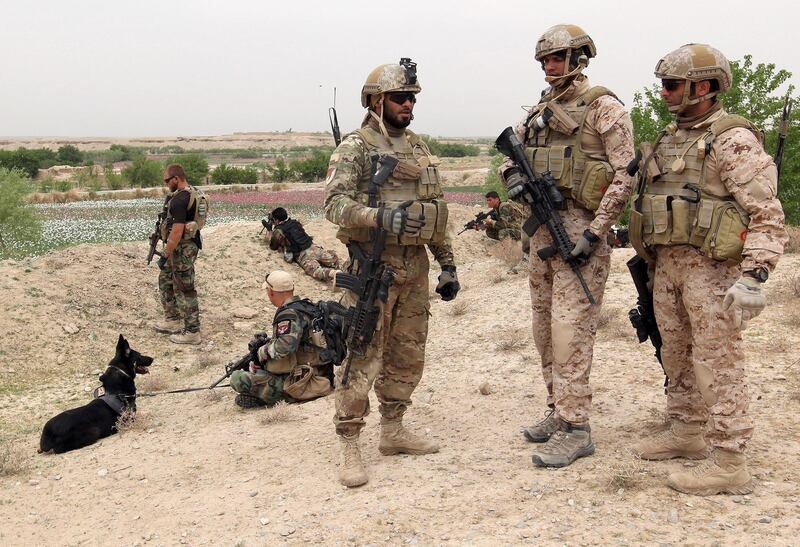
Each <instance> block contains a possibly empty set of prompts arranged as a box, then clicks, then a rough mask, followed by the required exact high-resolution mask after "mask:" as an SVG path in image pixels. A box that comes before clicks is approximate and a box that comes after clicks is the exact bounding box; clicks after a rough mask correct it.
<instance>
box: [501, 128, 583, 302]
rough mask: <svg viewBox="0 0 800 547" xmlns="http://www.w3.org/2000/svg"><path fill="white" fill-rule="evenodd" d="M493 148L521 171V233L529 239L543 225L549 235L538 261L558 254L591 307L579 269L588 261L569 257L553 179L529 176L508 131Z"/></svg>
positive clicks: (545, 175)
mask: <svg viewBox="0 0 800 547" xmlns="http://www.w3.org/2000/svg"><path fill="white" fill-rule="evenodd" d="M494 145H495V147H496V148H497V149H498V150H499V151H500V152H502V153H503V154H504V155H506V156H507V157H509V158H510V159H512V160H513V161H514V163H516V164H517V166H519V167H520V168H522V177H523V183H522V184H523V186H522V191H521V193H520V196H519V197H521V198H522V200H523V201H524V202H525V203H527V204H528V206H529V207H530V208H531V216H530V217H528V220H526V221H525V224H523V225H522V229H523V230H525V233H526V234H528V235H529V236H533V234H535V233H536V230H537V229H538V228H539V226H541V225H542V224H544V225H545V226H547V231H548V232H550V237H551V238H552V240H553V243H552V244H551V245H550V246H549V247H543V248H541V249H539V250H538V251H536V254H537V255H539V258H540V259H542V260H547V259H549V258H551V257H553V256H555V255H556V254H558V255H559V256H560V257H561V260H563V261H564V262H566V263H567V264H569V266H570V268H572V271H573V272H574V273H575V276H576V277H577V278H578V281H579V282H580V284H581V287H583V292H585V293H586V296H587V298H588V299H589V303H591V304H595V303H596V302H595V299H594V297H593V296H592V293H591V292H590V291H589V287H588V286H587V285H586V280H585V279H584V278H583V275H582V274H581V269H580V268H581V266H582V265H583V264H585V263H586V261H587V260H588V257H585V256H582V255H578V256H572V255H571V254H570V253H571V252H572V249H573V248H574V247H575V244H574V243H573V242H572V241H570V239H569V235H568V234H567V230H566V229H565V228H564V222H563V221H562V220H561V215H559V214H558V209H559V208H560V207H561V205H562V204H563V203H564V196H562V195H561V192H559V190H558V188H557V186H556V181H555V179H553V176H552V175H551V174H550V172H549V171H546V172H545V173H542V176H541V177H536V176H535V175H534V174H533V170H532V169H531V165H530V163H528V159H527V158H526V157H525V152H524V150H523V147H522V144H521V143H520V142H519V139H518V138H517V135H516V134H515V133H514V130H513V129H511V128H510V127H507V128H506V129H505V130H504V131H503V132H502V133H500V136H499V137H497V140H496V141H495V143H494Z"/></svg>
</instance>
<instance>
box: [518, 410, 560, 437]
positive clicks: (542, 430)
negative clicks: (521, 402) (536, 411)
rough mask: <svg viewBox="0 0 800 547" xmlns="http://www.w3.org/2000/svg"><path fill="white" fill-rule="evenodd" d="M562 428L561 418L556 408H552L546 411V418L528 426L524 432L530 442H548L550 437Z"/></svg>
mask: <svg viewBox="0 0 800 547" xmlns="http://www.w3.org/2000/svg"><path fill="white" fill-rule="evenodd" d="M560 428H561V420H559V419H558V416H556V409H554V408H551V409H550V410H548V411H547V412H545V413H544V420H542V421H541V422H539V423H538V424H536V425H532V426H530V427H526V428H525V429H523V430H522V434H523V435H525V438H526V439H527V440H528V442H531V443H546V442H547V441H548V440H549V439H550V437H551V436H552V435H553V433H555V432H556V431H558V430H559V429H560Z"/></svg>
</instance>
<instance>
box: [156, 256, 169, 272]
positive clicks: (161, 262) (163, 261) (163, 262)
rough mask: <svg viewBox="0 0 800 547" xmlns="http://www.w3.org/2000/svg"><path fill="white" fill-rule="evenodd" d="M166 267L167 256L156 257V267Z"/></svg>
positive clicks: (161, 268) (160, 268)
mask: <svg viewBox="0 0 800 547" xmlns="http://www.w3.org/2000/svg"><path fill="white" fill-rule="evenodd" d="M166 267H167V257H166V256H162V257H160V258H159V259H158V269H159V270H163V269H164V268H166Z"/></svg>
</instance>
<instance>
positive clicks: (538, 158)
mask: <svg viewBox="0 0 800 547" xmlns="http://www.w3.org/2000/svg"><path fill="white" fill-rule="evenodd" d="M595 54H596V49H595V45H594V42H593V41H592V39H591V38H590V37H589V36H588V35H587V34H586V33H585V32H584V31H583V30H582V29H581V28H580V27H577V26H575V25H556V26H554V27H552V28H550V29H548V30H547V31H545V33H544V34H543V35H542V37H541V38H540V39H539V41H538V42H537V44H536V60H537V61H539V62H540V63H541V66H542V70H544V72H545V80H546V81H547V82H548V83H549V84H550V88H549V89H547V90H546V91H545V92H544V94H543V95H542V98H541V100H540V102H539V104H538V105H536V106H534V107H533V108H532V109H531V111H530V113H529V114H528V116H526V117H525V119H524V120H523V121H522V123H520V124H519V125H518V126H517V128H516V133H517V136H518V138H519V140H520V142H521V143H523V145H524V146H525V147H526V148H525V154H526V156H527V157H528V160H529V162H530V164H531V167H532V169H533V171H534V174H535V175H537V176H538V175H541V174H542V173H544V172H546V171H550V172H551V173H552V175H553V177H554V178H555V180H556V181H557V184H558V188H559V190H560V191H561V193H562V194H563V195H564V197H565V200H564V203H565V205H564V207H563V210H562V211H561V212H560V214H561V218H562V219H563V222H564V226H565V228H566V230H567V233H568V234H569V236H570V239H571V240H572V241H574V242H576V244H575V248H574V250H573V251H572V254H573V255H574V256H578V255H580V254H583V255H586V256H589V259H588V262H587V263H586V264H585V265H584V266H583V267H582V268H581V271H582V273H583V276H584V277H585V279H586V282H587V284H588V286H589V290H590V291H591V293H592V294H593V296H594V298H595V299H596V301H597V305H592V304H591V303H590V302H589V300H588V298H587V297H586V295H585V294H584V291H583V290H582V288H581V286H580V284H579V282H578V280H577V278H576V276H575V274H574V273H573V271H572V270H571V269H570V266H569V264H567V263H566V262H565V261H563V260H561V259H560V258H558V257H555V258H550V259H548V260H539V259H533V260H531V261H530V275H529V280H530V281H529V284H530V293H531V308H532V316H533V338H534V341H535V342H536V348H537V349H538V350H539V355H540V356H541V362H542V372H543V374H544V380H545V384H546V386H547V405H548V406H549V407H550V410H549V411H547V412H546V413H545V416H546V417H545V419H544V420H543V421H542V422H540V423H538V424H537V425H534V426H531V427H528V428H526V429H524V430H523V433H524V435H525V438H526V439H527V440H528V441H530V442H534V443H546V444H543V445H542V446H541V448H539V449H538V450H536V451H535V452H534V454H533V463H534V465H537V466H548V467H563V466H566V465H569V464H571V463H572V462H573V461H575V459H577V458H580V457H583V456H588V455H590V454H593V453H594V443H593V442H592V438H591V428H590V426H589V410H590V407H591V401H592V390H591V387H590V386H589V371H590V369H591V365H592V349H593V346H594V339H595V333H596V331H597V318H598V315H599V313H600V304H601V303H602V300H603V291H604V289H605V284H606V279H607V278H608V272H609V266H610V248H609V246H608V243H607V242H606V233H607V232H608V230H609V228H610V227H611V225H612V224H614V223H615V222H616V221H617V219H618V218H619V216H620V215H621V214H622V211H623V210H624V208H625V205H626V203H627V200H628V196H629V195H630V191H631V185H632V178H631V177H630V176H629V175H628V174H627V173H626V171H625V168H626V167H627V165H628V163H629V162H630V161H631V160H632V159H633V134H632V133H633V131H632V124H631V120H630V116H629V115H628V113H627V112H626V111H625V108H624V107H623V105H622V103H621V102H620V101H619V100H618V99H617V98H616V96H615V95H614V94H613V93H612V92H611V91H609V90H608V89H606V88H604V87H599V86H597V87H595V86H592V84H590V83H589V80H588V79H587V78H586V76H584V75H583V74H582V72H583V69H584V68H586V66H587V65H588V63H589V59H590V58H592V57H594V56H595ZM500 174H501V176H502V177H503V180H505V182H506V185H507V186H508V187H509V189H511V188H513V187H515V186H516V185H518V184H520V183H521V177H522V175H521V172H520V170H519V169H518V168H517V167H516V166H515V165H514V164H513V163H511V162H510V161H507V162H506V163H504V164H503V165H501V167H500ZM551 243H552V242H551V238H550V235H549V233H548V231H547V230H545V229H543V228H540V229H539V230H537V231H536V233H535V234H534V235H533V236H531V242H530V246H531V248H533V249H539V248H542V247H546V246H549V245H550V244H551Z"/></svg>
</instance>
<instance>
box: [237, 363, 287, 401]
mask: <svg viewBox="0 0 800 547" xmlns="http://www.w3.org/2000/svg"><path fill="white" fill-rule="evenodd" d="M285 379H286V375H285V374H272V373H271V372H267V371H266V370H259V371H256V372H249V371H245V370H236V371H234V372H233V374H231V387H232V388H233V390H234V391H235V392H236V393H244V394H245V395H252V396H253V397H256V398H258V399H261V400H262V401H264V402H265V403H267V405H269V406H272V405H274V404H277V403H279V402H281V401H284V400H286V399H287V397H286V396H285V395H284V393H283V381H284V380H285Z"/></svg>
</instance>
